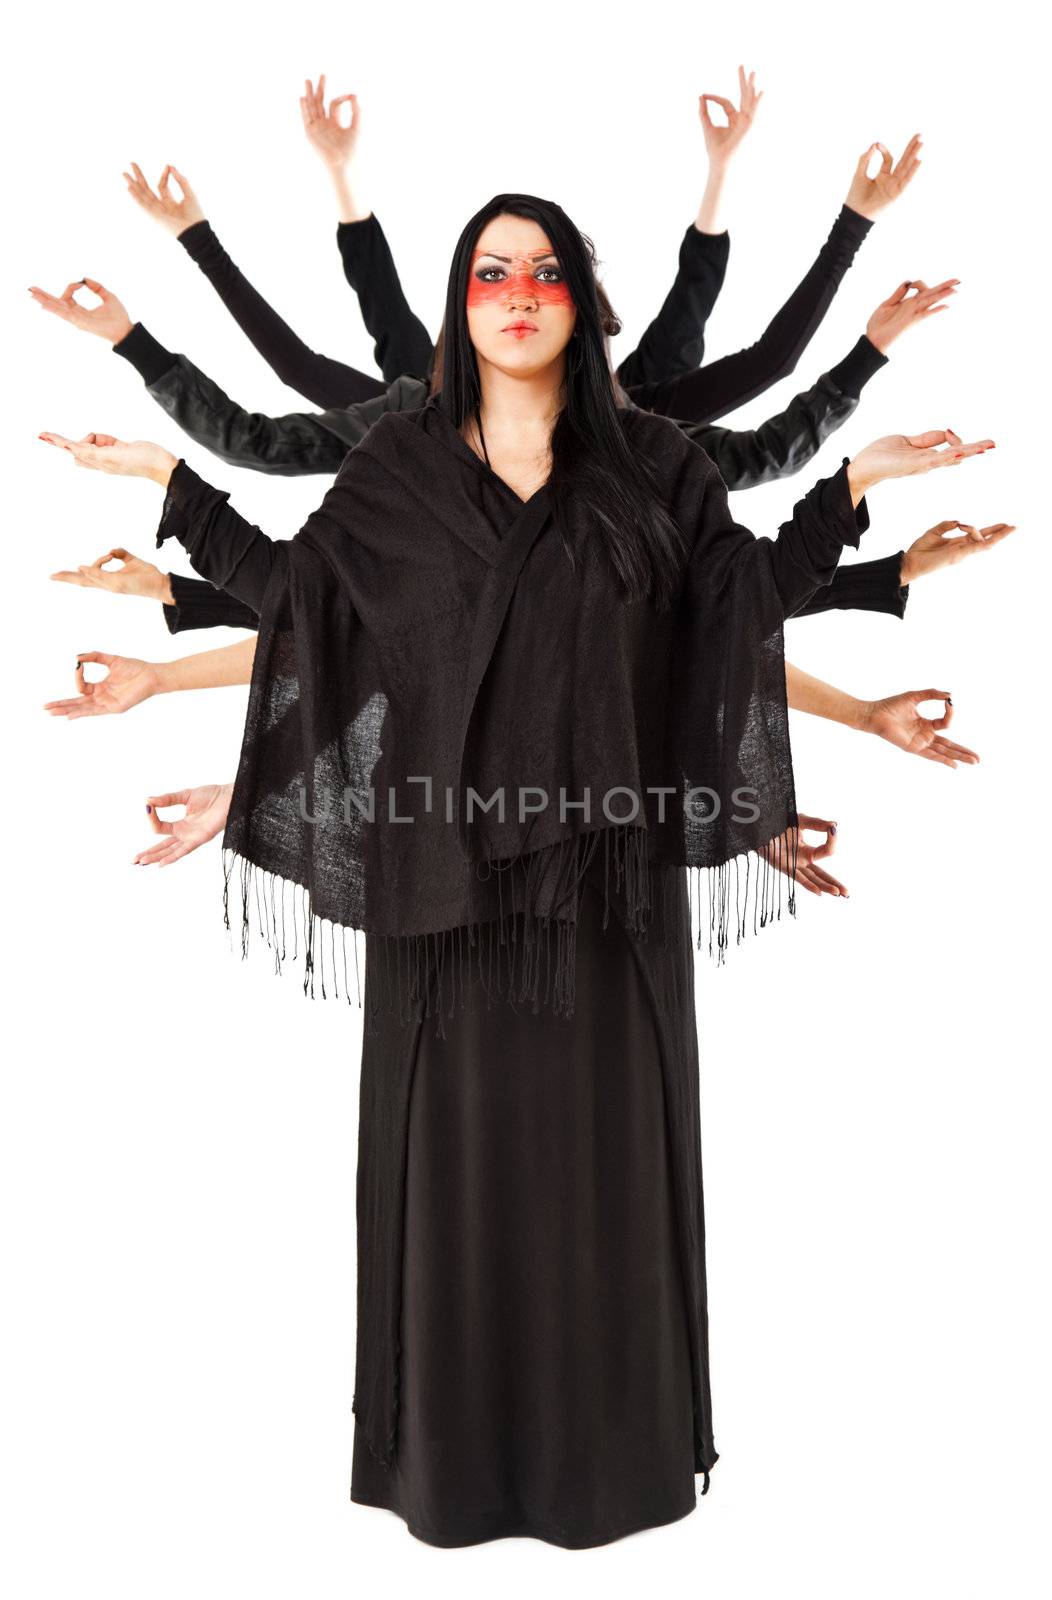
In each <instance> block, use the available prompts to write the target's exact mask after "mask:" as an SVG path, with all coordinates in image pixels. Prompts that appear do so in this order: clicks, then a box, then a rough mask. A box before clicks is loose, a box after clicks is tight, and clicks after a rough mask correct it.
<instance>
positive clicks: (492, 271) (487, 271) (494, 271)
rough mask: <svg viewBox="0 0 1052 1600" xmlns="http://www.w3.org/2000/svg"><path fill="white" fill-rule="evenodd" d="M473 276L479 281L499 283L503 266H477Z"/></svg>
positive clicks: (502, 275)
mask: <svg viewBox="0 0 1052 1600" xmlns="http://www.w3.org/2000/svg"><path fill="white" fill-rule="evenodd" d="M475 276H476V278H477V279H478V281H479V282H480V283H500V281H501V279H502V278H503V277H504V276H505V273H504V268H503V267H479V269H478V271H477V272H476V273H475Z"/></svg>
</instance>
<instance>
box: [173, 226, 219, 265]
mask: <svg viewBox="0 0 1052 1600" xmlns="http://www.w3.org/2000/svg"><path fill="white" fill-rule="evenodd" d="M176 238H177V239H178V240H179V243H180V244H181V245H182V247H183V249H184V250H185V251H186V253H187V255H188V256H189V257H190V259H191V261H197V262H199V261H200V260H201V257H202V256H203V255H206V254H207V252H208V250H209V249H210V248H211V247H212V246H213V245H217V244H218V243H219V238H218V235H217V234H216V233H215V232H214V231H213V228H212V224H211V223H210V222H208V221H207V220H204V221H201V222H193V223H191V224H190V226H189V227H188V228H184V229H183V231H182V233H179V234H176Z"/></svg>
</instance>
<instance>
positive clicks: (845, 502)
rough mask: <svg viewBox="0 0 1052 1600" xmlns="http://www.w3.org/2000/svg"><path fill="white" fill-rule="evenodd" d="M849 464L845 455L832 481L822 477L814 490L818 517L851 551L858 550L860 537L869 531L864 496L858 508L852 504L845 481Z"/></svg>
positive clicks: (867, 509) (867, 511)
mask: <svg viewBox="0 0 1052 1600" xmlns="http://www.w3.org/2000/svg"><path fill="white" fill-rule="evenodd" d="M849 465H850V458H849V457H848V456H845V457H844V461H843V465H842V466H841V468H840V471H839V472H834V474H833V476H832V477H831V478H824V479H823V480H822V481H821V482H820V483H818V484H816V485H815V487H816V489H817V490H818V505H819V510H820V512H821V515H822V516H823V517H824V518H825V519H827V520H828V521H829V522H830V523H831V524H832V525H833V526H834V527H835V529H836V534H837V538H838V539H840V541H841V543H842V544H849V545H850V546H851V548H852V549H853V550H857V549H858V544H859V540H860V538H861V537H862V535H863V534H864V533H865V532H867V530H868V528H869V507H868V506H867V505H866V500H865V496H863V497H862V499H861V500H860V501H859V503H858V505H857V506H853V505H852V504H851V489H850V486H849V484H848V481H847V469H848V466H849Z"/></svg>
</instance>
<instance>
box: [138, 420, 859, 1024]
mask: <svg viewBox="0 0 1052 1600" xmlns="http://www.w3.org/2000/svg"><path fill="white" fill-rule="evenodd" d="M623 420H624V425H625V427H626V430H628V431H629V434H630V438H631V441H632V444H633V447H634V448H636V449H638V450H640V451H642V452H644V453H645V454H646V455H647V457H648V459H649V460H650V461H651V462H652V463H653V465H654V468H655V470H656V471H657V473H658V475H659V480H660V482H661V483H662V486H663V489H664V491H665V494H666V497H667V500H668V503H669V505H670V507H671V508H672V510H673V514H674V516H675V519H676V521H677V522H678V523H679V525H680V526H681V528H682V529H683V531H684V534H685V537H686V548H687V550H688V551H689V555H688V556H687V557H686V558H685V563H684V568H683V582H682V592H681V596H680V601H679V603H678V605H677V606H676V607H675V608H673V610H672V611H670V612H659V611H657V610H655V608H654V607H653V606H651V605H650V604H649V603H648V602H642V601H638V602H633V603H624V602H623V601H622V599H621V597H620V595H619V593H618V591H617V588H616V584H615V582H614V579H613V576H612V573H611V570H610V568H609V564H608V562H607V560H606V558H605V556H603V555H602V553H601V552H600V551H598V549H597V547H596V546H595V544H594V543H593V542H591V541H590V538H589V535H588V532H587V527H586V523H587V518H586V508H582V510H581V517H582V522H581V526H580V527H579V528H573V529H569V530H562V531H563V532H565V533H566V534H567V535H568V536H569V537H570V540H571V543H572V544H573V545H574V547H575V548H576V549H577V551H578V566H577V568H576V570H575V569H570V568H569V567H568V564H567V555H566V550H565V548H564V544H563V539H562V537H561V536H560V533H559V532H557V531H556V530H554V529H553V528H552V527H551V526H550V522H549V518H548V514H547V512H548V508H547V506H546V503H545V502H546V493H547V491H546V490H541V491H538V494H537V495H535V496H533V497H532V499H531V501H529V502H527V503H525V504H524V503H523V502H521V501H519V500H518V498H517V497H516V496H515V495H514V494H513V493H512V491H511V490H510V489H509V488H508V487H507V485H506V484H504V483H503V482H502V480H500V479H499V478H497V477H496V475H495V474H493V473H492V472H491V471H490V469H489V468H488V467H486V466H485V464H484V463H482V462H480V461H479V460H478V458H477V457H476V456H475V455H474V453H473V452H472V451H471V450H470V449H469V448H468V446H467V445H466V444H465V443H464V441H463V440H462V439H461V438H460V436H459V434H458V433H457V432H456V430H455V429H453V428H452V427H451V425H450V424H449V422H448V421H447V419H446V418H445V416H444V414H443V413H442V411H441V409H440V408H439V407H438V405H437V404H436V403H434V402H431V403H429V404H428V405H427V406H425V407H423V408H422V409H421V410H420V411H417V412H412V413H404V414H401V415H393V414H392V415H389V416H387V417H385V418H384V420H383V422H382V423H381V424H380V425H378V426H377V427H376V428H375V429H374V430H373V431H372V433H371V434H370V436H369V439H368V440H367V441H366V443H365V444H364V445H363V446H362V447H360V448H359V449H358V450H355V451H353V452H352V453H351V454H350V455H349V456H348V458H347V460H346V461H345V463H344V465H343V467H342V468H341V471H340V474H339V477H338V478H337V481H336V484H335V485H334V486H333V488H332V489H331V490H330V491H329V493H328V495H327V496H326V498H325V500H324V502H323V504H322V506H321V507H320V508H319V510H318V511H317V512H315V513H314V515H313V516H312V517H311V518H310V519H309V520H308V522H307V524H306V525H305V527H304V528H303V529H302V530H301V532H300V533H299V534H298V535H297V536H296V538H295V539H294V540H292V541H291V542H287V543H275V542H274V541H272V540H270V539H268V538H267V537H266V536H265V535H263V534H262V533H261V532H260V530H258V529H256V528H253V527H252V526H251V525H250V524H248V523H246V522H245V521H244V519H242V518H240V517H238V516H237V514H236V513H235V512H233V511H232V509H231V508H230V507H229V505H228V504H227V497H226V496H225V495H222V494H220V493H218V492H217V491H215V490H214V489H211V488H209V487H208V486H207V485H205V484H203V483H202V482H201V480H200V479H198V478H197V477H196V475H195V474H193V473H192V472H191V471H190V469H189V468H188V467H186V466H185V464H180V466H179V467H178V468H177V469H176V472H175V473H174V474H173V477H172V481H171V484H170V486H169V492H168V496H167V501H166V508H165V514H164V517H163V519H162V525H161V529H160V531H159V535H158V538H159V541H160V540H162V539H164V538H165V537H168V536H171V535H175V536H176V537H178V538H179V539H180V541H181V542H182V543H183V545H184V547H185V548H186V549H187V551H188V553H189V555H190V558H191V561H192V562H193V564H194V566H195V567H196V568H197V570H198V571H199V572H200V573H201V574H202V575H203V576H204V577H206V578H208V579H209V581H211V582H213V583H215V584H217V585H218V586H220V587H222V588H224V589H226V590H227V591H228V592H229V593H231V594H233V595H234V596H235V597H237V598H239V599H241V600H242V601H244V602H245V603H246V604H248V605H249V606H251V607H252V608H253V609H259V610H260V613H261V625H260V638H259V645H258V647H257V651H256V660H255V671H254V675H253V684H252V691H251V695H250V703H249V712H248V719H247V723H246V735H245V743H244V747H243V750H242V760H241V766H240V769H239V773H238V778H237V782H236V784H235V792H234V799H233V803H232V806H231V812H230V821H229V825H228V829H227V835H226V840H225V843H226V845H227V847H228V849H229V850H231V851H233V852H235V853H236V854H237V855H239V856H240V857H242V858H243V861H244V862H246V863H248V864H249V866H250V867H255V868H257V869H259V870H261V871H262V872H264V873H265V874H268V875H270V876H271V877H272V879H282V880H286V881H288V882H291V883H292V884H298V885H300V886H301V887H302V888H303V889H305V890H306V892H307V897H308V903H309V917H308V931H309V932H311V931H312V930H315V929H316V926H317V925H318V924H319V923H320V922H328V923H332V924H334V925H337V926H340V927H342V928H352V929H363V930H365V931H367V932H369V933H373V934H376V935H381V936H383V937H385V938H387V939H388V940H390V941H392V946H391V954H392V963H393V966H394V968H395V969H396V970H395V972H394V978H393V990H392V999H393V1003H396V1004H399V1005H401V1004H403V1003H404V1001H405V998H406V996H407V995H408V996H410V997H411V996H413V995H415V994H416V993H417V986H418V982H419V978H418V973H419V971H420V970H422V968H423V964H424V963H425V962H426V961H427V960H429V959H430V957H431V955H432V954H433V952H434V950H435V949H436V948H441V950H442V951H443V952H444V956H445V959H446V963H447V964H446V966H445V968H444V972H445V977H446V983H447V987H446V992H445V993H444V995H443V996H442V997H441V1000H440V1004H441V1005H442V1006H445V1005H446V1004H453V1003H455V992H456V987H457V981H458V974H459V971H460V967H461V964H462V963H463V962H464V961H465V960H467V961H468V962H469V963H471V964H473V965H476V966H479V965H483V964H485V963H486V962H490V963H494V962H495V963H496V965H497V968H498V969H499V970H500V972H501V974H502V981H503V978H504V977H506V978H507V981H508V982H509V983H511V984H514V985H517V986H518V988H519V990H520V992H522V993H524V994H526V995H528V997H529V998H530V999H531V1000H532V1001H533V1002H535V1003H541V1002H542V1001H543V1002H544V1003H551V1004H552V1005H553V1006H554V1007H555V1008H556V1009H571V1008H572V1003H573V988H572V975H573V916H574V905H575V894H576V891H577V887H578V885H579V883H580V881H581V878H582V875H583V872H584V870H585V868H586V866H587V864H588V862H589V861H590V860H591V858H592V856H593V855H594V854H595V852H596V850H600V851H601V852H602V853H604V855H605V857H606V860H607V865H608V869H609V875H610V881H611V893H612V894H614V893H617V894H620V895H622V896H623V898H624V902H625V905H626V917H627V922H628V925H629V926H630V927H632V928H633V929H634V930H635V931H636V932H637V933H640V934H642V932H643V931H644V930H645V927H646V924H647V920H648V917H649V916H650V914H651V913H655V914H657V913H658V912H659V909H660V906H659V902H660V896H661V871H660V869H662V868H663V867H667V866H683V865H686V866H690V867H694V868H711V869H713V870H714V871H715V872H716V874H717V881H718V890H719V896H720V898H719V907H718V915H717V916H716V918H715V926H714V930H713V938H714V942H715V946H716V948H717V949H718V950H719V951H720V952H722V951H723V950H724V949H725V948H726V945H727V943H728V941H729V939H730V938H731V937H732V931H731V930H732V925H733V927H734V929H735V930H736V932H737V935H738V936H739V937H740V936H741V934H742V933H743V932H744V931H745V926H746V923H747V921H748V920H749V919H750V917H751V916H752V915H753V912H754V911H755V914H756V916H757V917H758V918H759V920H761V921H762V920H766V918H767V916H768V915H773V914H775V911H776V909H777V908H778V907H780V904H781V901H782V893H783V882H782V878H781V876H780V875H779V874H777V873H776V872H775V871H774V869H773V867H772V865H771V862H770V860H769V857H768V855H767V854H766V853H765V852H766V851H767V847H768V846H771V845H772V841H777V840H779V839H780V838H781V837H782V836H783V834H784V832H785V830H786V829H787V828H788V827H789V826H790V825H791V823H792V821H793V820H794V817H795V809H794V808H795V797H794V792H793V784H792V766H791V756H790V751H789V740H788V722H787V713H786V705H785V673H784V658H783V655H782V642H781V625H782V618H783V617H784V616H785V615H786V614H787V613H789V612H791V611H792V610H794V609H795V608H796V607H797V606H799V605H800V604H802V603H803V601H804V600H805V599H806V598H807V596H808V595H809V594H810V593H811V592H813V590H814V589H815V588H816V587H818V586H819V585H822V584H825V583H827V582H828V581H829V580H830V578H831V577H832V574H833V571H834V570H835V567H836V563H837V560H838V558H839V555H840V551H841V549H842V547H843V545H844V544H845V543H851V544H857V542H858V535H859V531H860V529H861V528H862V527H864V526H865V512H864V507H863V508H860V513H859V515H858V516H856V513H855V512H854V511H853V510H852V509H851V504H850V497H849V495H848V491H847V484H846V473H845V470H844V469H841V471H840V472H839V473H837V474H836V475H835V476H834V477H833V478H831V479H828V480H823V481H822V482H820V483H819V484H818V485H816V487H815V488H814V489H813V490H812V491H811V492H810V493H809V494H808V495H807V496H806V497H805V498H804V499H803V500H801V501H800V502H799V503H798V504H797V506H796V508H795V510H794V514H793V518H792V520H791V521H790V522H789V523H787V524H786V525H785V526H784V527H783V529H782V530H781V532H780V534H779V536H778V539H777V540H775V541H773V542H772V541H771V540H767V539H755V538H754V537H753V536H752V535H751V534H750V533H749V532H748V531H747V530H746V529H744V528H741V527H740V526H738V525H737V524H735V523H734V521H733V519H732V518H731V517H730V514H729V511H728V508H727V500H726V491H725V489H724V486H723V484H722V483H721V482H720V479H719V476H718V474H717V473H716V472H715V470H714V468H713V467H712V464H711V462H710V461H709V460H708V458H707V457H706V456H705V455H704V453H703V452H701V451H699V450H697V449H696V448H695V447H694V446H692V445H691V444H690V443H689V442H688V441H687V440H686V439H685V438H684V437H683V435H682V434H681V433H680V432H679V431H678V430H677V429H675V428H674V427H672V426H670V425H669V424H668V423H665V422H662V421H661V420H660V419H655V418H650V417H648V416H646V415H645V414H644V413H642V412H639V411H634V410H630V411H626V412H624V413H623ZM540 663H544V668H543V671H539V670H538V666H539V664H540ZM425 777H428V778H430V779H431V786H432V788H431V792H430V793H429V792H428V791H427V790H426V788H425V787H424V786H423V785H422V784H421V782H420V780H421V779H422V778H425ZM696 788H698V789H704V790H706V791H711V792H712V793H713V794H714V795H715V796H717V797H718V806H715V814H712V815H710V814H709V813H708V811H707V802H703V803H702V804H701V805H700V807H699V805H698V804H697V803H694V802H692V801H690V800H688V795H689V793H690V792H691V791H693V790H694V789H696ZM499 789H503V790H504V791H505V794H506V796H507V797H508V804H507V808H506V809H505V812H504V814H503V815H502V814H501V812H500V810H499V809H496V808H495V809H491V810H482V812H481V815H480V814H479V812H480V810H481V807H480V806H479V805H478V804H477V802H475V803H474V806H473V802H472V800H471V794H472V792H474V793H476V794H477V795H478V796H481V797H483V799H485V798H487V797H490V796H492V795H494V794H495V793H496V792H497V790H499ZM534 789H539V790H540V791H543V793H544V794H545V795H546V796H547V797H548V804H547V806H545V807H540V808H538V809H536V810H534V809H530V810H528V811H527V812H524V813H523V814H522V815H521V816H520V815H519V808H518V805H517V800H518V797H519V796H520V794H521V793H522V792H523V791H532V790H534ZM586 790H587V791H588V792H589V793H590V795H592V796H594V797H595V798H594V801H593V804H594V807H595V813H592V812H587V813H586V812H585V810H584V808H583V807H576V808H575V806H574V802H579V801H580V800H581V797H582V795H583V794H584V792H585V791H586ZM333 792H335V793H336V795H337V796H338V797H339V796H342V799H343V803H342V807H341V805H340V802H339V800H338V801H337V806H336V807H333V806H332V805H331V803H328V804H327V797H328V800H329V801H330V802H331V795H332V793H333ZM615 792H620V793H624V794H626V795H627V796H628V800H627V801H626V802H625V805H624V806H621V805H618V806H616V807H613V808H612V809H613V811H614V812H615V813H616V815H607V814H606V813H605V812H603V813H602V814H599V813H600V807H601V805H602V803H603V799H604V797H605V796H609V795H612V794H614V793H615ZM447 794H448V801H447ZM743 794H745V795H747V799H745V800H741V799H739V796H740V795H743ZM560 795H564V796H565V797H566V799H567V802H568V806H569V809H568V810H562V809H561V808H560V807H558V806H557V805H556V800H557V799H558V797H560ZM370 796H371V797H373V799H374V800H375V799H376V797H380V799H381V801H387V802H389V801H390V799H391V797H396V799H397V804H396V805H395V807H394V812H395V814H396V815H397V817H399V818H401V819H404V818H407V817H411V818H412V819H413V820H412V823H408V822H405V821H398V822H395V821H394V820H392V817H391V807H390V804H389V803H388V810H387V817H386V819H385V818H384V817H383V815H382V814H381V815H379V817H378V820H371V819H370V818H369V817H367V816H364V813H363V808H364V807H366V806H367V804H368V801H369V798H370ZM670 796H671V798H669V797H670ZM633 799H634V802H635V804H636V806H637V807H638V811H637V812H636V813H635V814H634V815H630V816H629V825H625V824H624V823H623V822H622V821H621V820H620V819H621V818H622V817H624V816H625V814H626V812H627V813H631V812H632V803H633ZM429 802H430V805H429ZM382 810H383V807H382V805H381V806H380V807H379V811H380V812H381V813H382ZM509 812H510V813H511V814H509ZM748 852H753V853H754V854H755V855H756V856H757V860H756V861H755V862H754V863H753V864H752V866H751V868H749V871H750V872H751V878H750V879H749V884H750V886H751V894H750V893H749V892H746V894H745V896H744V900H743V899H742V898H741V896H740V895H739V896H738V898H737V899H736V900H735V902H734V905H733V907H732V904H731V898H730V894H731V890H730V883H731V875H730V864H731V862H732V861H739V858H744V857H745V856H746V855H747V853H748ZM783 864H784V863H783ZM746 865H747V863H742V864H740V865H739V867H737V868H735V872H740V871H742V870H745V866H746ZM243 893H244V900H243V907H242V910H243V925H244V922H245V921H247V916H248V907H247V896H248V888H247V887H243ZM787 900H788V901H791V891H789V892H788V893H787ZM282 903H284V902H282ZM271 904H272V905H273V902H271ZM515 915H522V917H523V919H524V927H525V930H526V938H525V940H524V941H523V943H522V944H521V945H520V946H519V947H518V948H516V949H515V950H513V951H508V950H506V949H504V948H503V947H501V948H499V949H494V948H493V945H492V941H494V940H496V941H497V944H498V945H501V943H502V941H501V932H502V929H503V928H504V927H505V926H506V922H507V919H508V918H509V917H512V916H515ZM312 936H313V934H312ZM312 953H313V944H311V945H310V946H309V948H308V951H307V954H308V958H310V957H311V956H312ZM505 966H506V967H507V971H506V972H505V971H504V968H505Z"/></svg>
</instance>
